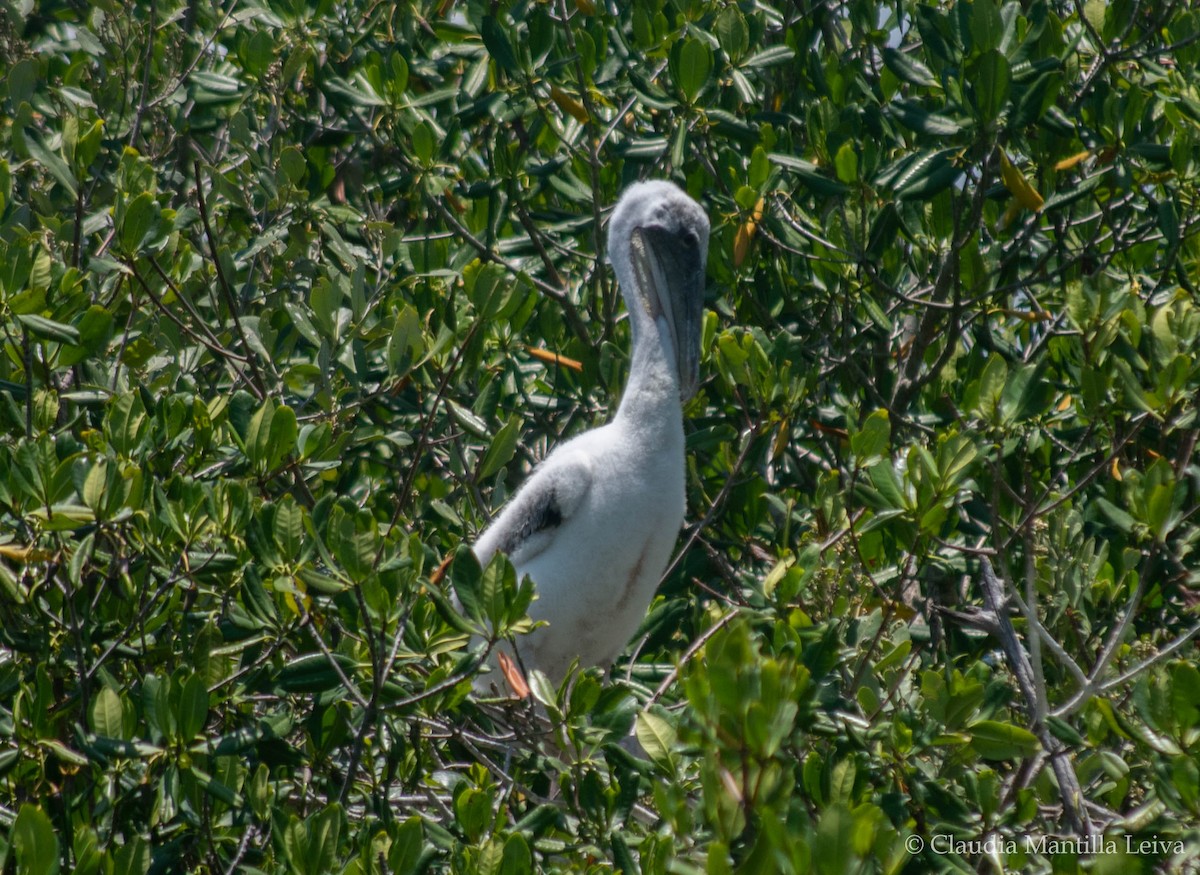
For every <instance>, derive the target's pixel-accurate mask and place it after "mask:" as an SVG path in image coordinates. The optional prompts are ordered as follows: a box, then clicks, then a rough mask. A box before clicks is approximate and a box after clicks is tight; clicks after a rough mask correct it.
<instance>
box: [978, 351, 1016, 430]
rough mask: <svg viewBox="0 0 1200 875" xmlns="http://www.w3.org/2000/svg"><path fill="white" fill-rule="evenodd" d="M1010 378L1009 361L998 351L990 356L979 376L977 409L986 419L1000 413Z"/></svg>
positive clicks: (993, 417)
mask: <svg viewBox="0 0 1200 875" xmlns="http://www.w3.org/2000/svg"><path fill="white" fill-rule="evenodd" d="M1007 380H1008V363H1007V362H1005V361H1004V358H1003V357H1002V356H1000V355H998V354H997V353H992V354H991V355H990V356H989V357H988V361H987V364H986V365H984V366H983V373H982V374H981V375H980V377H979V401H978V403H977V405H976V410H977V411H978V412H979V415H980V416H982V417H983V418H984V419H995V418H996V417H997V416H998V415H999V410H1000V398H1001V396H1002V395H1003V394H1004V384H1005V383H1006V382H1007Z"/></svg>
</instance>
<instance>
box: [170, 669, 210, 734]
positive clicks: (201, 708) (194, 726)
mask: <svg viewBox="0 0 1200 875" xmlns="http://www.w3.org/2000/svg"><path fill="white" fill-rule="evenodd" d="M207 720H208V689H207V688H206V686H205V683H204V679H203V678H201V677H200V676H199V675H192V676H190V677H189V678H188V679H187V680H186V681H184V684H183V688H182V689H181V690H180V694H179V706H178V711H177V713H176V721H177V724H178V726H179V737H180V738H181V739H182V740H183V741H185V742H187V741H191V740H192V739H193V738H195V737H196V736H197V735H199V734H200V731H201V730H202V729H203V728H204V724H205V722H206V721H207Z"/></svg>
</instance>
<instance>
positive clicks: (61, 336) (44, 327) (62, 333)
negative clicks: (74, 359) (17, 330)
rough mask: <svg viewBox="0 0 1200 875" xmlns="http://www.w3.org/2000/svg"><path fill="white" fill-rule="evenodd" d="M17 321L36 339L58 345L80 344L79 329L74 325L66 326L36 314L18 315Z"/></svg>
mask: <svg viewBox="0 0 1200 875" xmlns="http://www.w3.org/2000/svg"><path fill="white" fill-rule="evenodd" d="M17 321H18V322H20V323H21V324H22V325H24V326H25V327H26V328H28V329H29V333H30V334H32V335H33V336H34V337H40V338H42V339H43V340H53V341H56V342H58V343H71V344H78V343H79V329H78V328H76V327H75V326H74V325H64V324H63V323H61V322H55V321H54V320H53V319H47V318H46V317H45V316H37V315H34V314H29V315H25V314H21V315H18V316H17Z"/></svg>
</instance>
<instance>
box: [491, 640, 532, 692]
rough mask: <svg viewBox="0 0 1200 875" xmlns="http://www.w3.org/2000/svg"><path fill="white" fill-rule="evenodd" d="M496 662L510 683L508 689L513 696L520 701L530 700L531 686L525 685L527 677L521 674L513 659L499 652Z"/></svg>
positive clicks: (501, 651)
mask: <svg viewBox="0 0 1200 875" xmlns="http://www.w3.org/2000/svg"><path fill="white" fill-rule="evenodd" d="M496 661H497V662H499V663H500V673H501V674H502V675H504V679H505V680H506V681H508V688H509V689H510V690H512V693H513V695H514V696H516V697H517V698H518V699H528V698H529V684H527V683H525V675H523V674H521V669H520V668H519V667H518V666H517V664H516V663H515V662H513V660H512V658H511V657H510V656H509V655H508V654H507V653H505V652H504V651H503V650H497V651H496Z"/></svg>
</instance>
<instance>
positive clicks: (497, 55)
mask: <svg viewBox="0 0 1200 875" xmlns="http://www.w3.org/2000/svg"><path fill="white" fill-rule="evenodd" d="M480 36H482V37H483V44H484V46H486V47H487V50H488V54H489V55H491V56H492V60H494V61H495V62H496V64H497V66H499V67H500V69H501V70H503V71H504V72H506V73H516V72H517V71H518V69H519V65H518V63H517V55H516V53H515V52H514V51H513V47H512V43H511V42H510V41H509V39H508V34H507V33H505V32H504V28H503V27H502V26H501V25H500V22H499V21H497V20H496V16H494V15H485V16H483V24H482V25H481V27H480Z"/></svg>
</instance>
